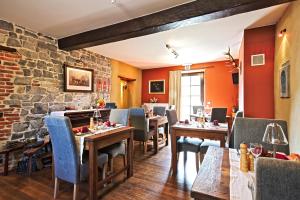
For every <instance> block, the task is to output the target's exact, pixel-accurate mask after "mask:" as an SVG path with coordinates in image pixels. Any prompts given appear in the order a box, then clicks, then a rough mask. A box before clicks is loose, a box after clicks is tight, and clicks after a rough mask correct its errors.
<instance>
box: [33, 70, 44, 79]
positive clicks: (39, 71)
mask: <svg viewBox="0 0 300 200" xmlns="http://www.w3.org/2000/svg"><path fill="white" fill-rule="evenodd" d="M33 76H34V77H41V76H42V71H41V70H38V69H34V70H33Z"/></svg>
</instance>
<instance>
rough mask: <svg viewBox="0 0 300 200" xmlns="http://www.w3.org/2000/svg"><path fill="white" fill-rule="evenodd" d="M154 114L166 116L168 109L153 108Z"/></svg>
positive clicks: (161, 107) (162, 107)
mask: <svg viewBox="0 0 300 200" xmlns="http://www.w3.org/2000/svg"><path fill="white" fill-rule="evenodd" d="M153 114H154V115H160V116H165V115H166V107H164V106H153Z"/></svg>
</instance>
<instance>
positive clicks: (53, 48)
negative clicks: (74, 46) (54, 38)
mask: <svg viewBox="0 0 300 200" xmlns="http://www.w3.org/2000/svg"><path fill="white" fill-rule="evenodd" d="M37 46H38V47H39V48H41V49H46V50H49V51H56V50H57V46H55V45H53V44H49V43H46V42H42V41H39V42H38V44H37Z"/></svg>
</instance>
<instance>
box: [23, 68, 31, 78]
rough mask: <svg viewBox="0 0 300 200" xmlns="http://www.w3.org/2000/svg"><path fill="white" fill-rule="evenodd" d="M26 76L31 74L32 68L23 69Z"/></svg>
mask: <svg viewBox="0 0 300 200" xmlns="http://www.w3.org/2000/svg"><path fill="white" fill-rule="evenodd" d="M23 73H24V76H31V70H30V69H23Z"/></svg>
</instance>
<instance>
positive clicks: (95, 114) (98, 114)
mask: <svg viewBox="0 0 300 200" xmlns="http://www.w3.org/2000/svg"><path fill="white" fill-rule="evenodd" d="M93 118H94V119H96V122H97V123H96V129H97V128H98V126H99V121H100V118H101V113H100V111H99V110H98V109H96V110H95V112H94V115H93Z"/></svg>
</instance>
